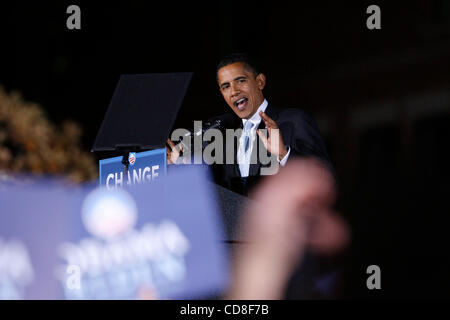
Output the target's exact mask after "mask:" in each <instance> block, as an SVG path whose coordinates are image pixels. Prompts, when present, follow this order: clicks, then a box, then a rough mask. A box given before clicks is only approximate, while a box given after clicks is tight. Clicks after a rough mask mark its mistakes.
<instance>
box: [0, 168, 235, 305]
mask: <svg viewBox="0 0 450 320" xmlns="http://www.w3.org/2000/svg"><path fill="white" fill-rule="evenodd" d="M0 191H1V192H0V212H1V215H0V299H89V300H90V299H180V298H181V299H192V298H194V299H198V298H204V297H209V296H210V295H217V294H220V293H222V292H224V290H226V288H227V286H228V281H229V266H228V257H227V247H226V244H225V243H223V241H222V240H223V238H224V234H223V229H222V225H221V222H222V221H221V217H220V215H219V208H218V206H217V203H216V201H215V200H216V197H215V194H214V190H212V189H211V187H210V184H208V179H207V175H206V174H205V172H204V171H202V170H200V169H199V168H195V167H191V168H189V167H183V168H180V170H175V171H174V172H169V174H168V175H167V176H166V177H165V178H164V179H158V180H157V181H155V182H154V183H145V184H142V183H141V184H136V185H132V186H129V187H125V188H112V189H108V188H105V187H99V188H94V186H93V185H92V184H90V185H79V186H78V185H77V186H74V185H65V184H63V183H60V182H52V181H50V182H48V181H42V180H38V181H36V182H31V183H24V184H19V185H8V187H7V188H4V189H3V188H2V184H1V183H0Z"/></svg>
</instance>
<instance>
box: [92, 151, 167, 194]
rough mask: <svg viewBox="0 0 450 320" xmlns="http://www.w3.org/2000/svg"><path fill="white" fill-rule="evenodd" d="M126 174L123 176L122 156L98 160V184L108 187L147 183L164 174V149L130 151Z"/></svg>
mask: <svg viewBox="0 0 450 320" xmlns="http://www.w3.org/2000/svg"><path fill="white" fill-rule="evenodd" d="M128 162H129V165H128V176H127V177H124V170H123V164H122V157H114V158H109V159H103V160H100V161H99V170H100V174H99V181H100V186H106V187H107V188H108V189H115V188H117V187H124V186H125V185H134V184H140V183H149V182H151V181H153V180H156V179H158V178H159V177H161V176H164V175H165V174H166V149H164V148H161V149H156V150H151V151H144V152H138V153H136V152H130V154H129V156H128Z"/></svg>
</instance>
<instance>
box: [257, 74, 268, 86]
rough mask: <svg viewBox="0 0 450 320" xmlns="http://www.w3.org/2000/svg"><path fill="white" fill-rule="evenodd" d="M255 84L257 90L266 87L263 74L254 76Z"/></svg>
mask: <svg viewBox="0 0 450 320" xmlns="http://www.w3.org/2000/svg"><path fill="white" fill-rule="evenodd" d="M256 83H257V84H258V88H259V90H262V89H264V87H265V86H266V76H265V75H264V73H260V74H258V75H257V76H256Z"/></svg>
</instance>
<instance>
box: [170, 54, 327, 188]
mask: <svg viewBox="0 0 450 320" xmlns="http://www.w3.org/2000/svg"><path fill="white" fill-rule="evenodd" d="M216 78H217V83H218V85H219V89H220V92H221V93H222V96H223V98H224V99H225V102H226V103H227V104H228V106H229V107H230V108H231V109H232V110H233V112H234V116H231V115H230V114H226V115H223V116H219V117H217V118H219V119H222V120H223V119H226V120H225V121H224V123H225V126H226V129H242V130H238V132H239V134H238V135H237V136H235V140H234V141H226V143H225V146H224V148H225V149H224V154H225V155H226V154H230V153H231V154H232V158H233V160H234V161H232V163H226V161H224V163H223V164H214V165H213V172H214V178H215V181H216V182H217V183H218V184H220V185H222V186H224V187H226V188H228V189H230V190H233V191H235V192H237V193H240V194H243V195H248V192H249V191H250V190H251V189H252V188H253V187H254V185H255V184H256V183H257V182H258V181H259V180H260V179H261V177H262V176H264V175H268V174H273V173H276V172H277V171H278V168H279V166H281V167H282V166H284V165H286V162H287V161H288V159H290V158H293V157H297V156H304V157H316V158H318V159H320V160H322V161H323V162H324V163H325V164H326V165H327V166H328V167H329V168H330V169H331V170H332V166H331V163H330V161H329V158H328V154H327V151H326V148H325V144H324V142H323V139H322V137H321V136H320V134H319V131H318V128H317V126H316V124H315V122H314V120H313V119H312V118H311V117H310V116H308V115H307V114H306V113H305V112H302V111H300V110H298V109H279V108H276V107H275V106H273V105H272V104H269V102H268V101H267V100H266V99H265V98H264V95H263V89H264V87H265V85H266V77H265V75H264V74H263V73H261V72H260V71H259V70H258V69H257V68H256V67H255V65H254V63H252V62H250V60H249V59H248V57H247V56H246V55H244V54H232V55H229V56H227V57H225V58H224V59H223V60H222V61H220V63H219V64H218V66H217V69H216ZM264 129H265V130H264ZM168 144H169V146H170V148H168V159H169V160H168V163H171V161H170V158H171V155H172V157H173V154H174V151H175V153H176V152H177V151H176V150H175V146H174V145H173V143H172V142H171V141H170V140H169V141H168ZM261 150H264V152H265V153H266V155H265V156H264V159H266V160H267V159H268V157H271V161H270V162H269V161H263V159H262V155H264V153H261ZM274 159H275V160H274Z"/></svg>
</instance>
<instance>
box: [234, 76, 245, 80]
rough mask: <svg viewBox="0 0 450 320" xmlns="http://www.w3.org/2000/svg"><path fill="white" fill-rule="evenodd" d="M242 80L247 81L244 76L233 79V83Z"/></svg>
mask: <svg viewBox="0 0 450 320" xmlns="http://www.w3.org/2000/svg"><path fill="white" fill-rule="evenodd" d="M242 79H247V77H246V76H239V77H237V78H234V81H236V80H242Z"/></svg>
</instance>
